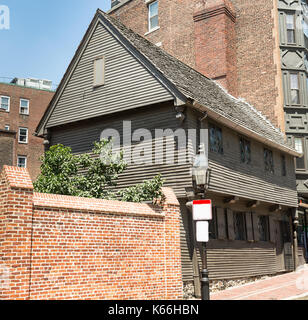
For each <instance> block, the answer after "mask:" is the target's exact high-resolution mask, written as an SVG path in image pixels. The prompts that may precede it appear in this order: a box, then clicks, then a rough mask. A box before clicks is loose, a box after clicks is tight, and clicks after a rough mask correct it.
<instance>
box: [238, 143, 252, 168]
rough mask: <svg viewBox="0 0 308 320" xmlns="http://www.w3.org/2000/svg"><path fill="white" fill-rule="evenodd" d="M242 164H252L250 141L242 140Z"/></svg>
mask: <svg viewBox="0 0 308 320" xmlns="http://www.w3.org/2000/svg"><path fill="white" fill-rule="evenodd" d="M240 148H241V162H242V163H246V164H249V163H250V162H251V150H250V141H248V140H246V139H244V138H240Z"/></svg>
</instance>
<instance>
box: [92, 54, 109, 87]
mask: <svg viewBox="0 0 308 320" xmlns="http://www.w3.org/2000/svg"><path fill="white" fill-rule="evenodd" d="M101 59H102V60H103V70H102V71H103V81H102V82H101V83H95V78H96V77H95V74H96V68H95V61H96V60H101ZM105 68H106V57H105V56H100V57H96V58H95V59H94V60H93V88H97V87H101V86H103V85H105Z"/></svg>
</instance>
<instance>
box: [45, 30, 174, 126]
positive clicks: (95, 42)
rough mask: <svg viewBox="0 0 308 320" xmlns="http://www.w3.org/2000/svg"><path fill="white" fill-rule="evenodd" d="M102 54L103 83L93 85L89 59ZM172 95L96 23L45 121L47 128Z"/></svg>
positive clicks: (168, 97)
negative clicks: (104, 63)
mask: <svg viewBox="0 0 308 320" xmlns="http://www.w3.org/2000/svg"><path fill="white" fill-rule="evenodd" d="M102 55H104V56H105V59H106V70H105V85H104V86H101V87H98V88H93V61H94V59H95V58H96V57H98V56H102ZM171 100H172V101H173V100H174V98H173V96H172V95H171V94H170V92H169V91H168V90H166V88H165V87H163V85H162V84H161V83H160V82H159V81H157V80H156V79H155V78H154V77H153V75H152V74H150V72H148V71H147V70H146V69H145V68H144V67H143V66H142V65H141V64H140V63H139V62H138V61H137V60H136V59H135V58H134V57H133V56H132V55H131V54H130V53H129V52H128V51H127V50H126V49H125V48H124V47H123V46H122V45H121V44H120V43H119V42H118V41H117V40H116V39H115V38H114V37H113V36H112V35H111V34H110V33H109V32H108V31H107V30H106V29H105V28H104V27H103V26H102V25H101V24H98V25H97V27H96V29H95V31H94V33H93V35H92V37H91V39H90V41H89V43H88V45H87V47H86V49H85V51H84V53H83V55H82V57H81V59H80V60H79V62H78V64H77V66H76V69H75V70H74V72H73V74H72V76H71V78H70V81H69V82H68V83H67V86H66V87H65V89H64V91H63V93H62V95H61V97H60V99H59V101H58V103H57V105H56V107H55V109H54V111H53V112H52V114H51V116H50V119H49V121H48V125H47V127H48V128H51V127H54V126H57V125H60V124H64V123H65V124H66V123H70V122H75V121H79V120H83V119H89V118H94V117H97V116H102V115H106V114H111V113H114V112H118V111H124V110H128V109H133V108H137V107H140V106H147V105H152V104H155V103H160V102H164V101H171Z"/></svg>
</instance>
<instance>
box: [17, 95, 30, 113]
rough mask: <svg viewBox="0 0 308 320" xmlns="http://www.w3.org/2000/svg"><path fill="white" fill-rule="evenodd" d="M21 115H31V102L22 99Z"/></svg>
mask: <svg viewBox="0 0 308 320" xmlns="http://www.w3.org/2000/svg"><path fill="white" fill-rule="evenodd" d="M19 113H20V114H26V115H27V114H29V100H26V99H20V108H19Z"/></svg>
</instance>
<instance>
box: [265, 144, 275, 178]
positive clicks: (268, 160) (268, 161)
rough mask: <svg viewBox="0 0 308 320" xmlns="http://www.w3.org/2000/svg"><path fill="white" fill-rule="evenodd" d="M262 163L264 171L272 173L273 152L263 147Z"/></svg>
mask: <svg viewBox="0 0 308 320" xmlns="http://www.w3.org/2000/svg"><path fill="white" fill-rule="evenodd" d="M264 164H265V171H268V172H270V173H274V159H273V152H272V151H271V150H268V149H264Z"/></svg>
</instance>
